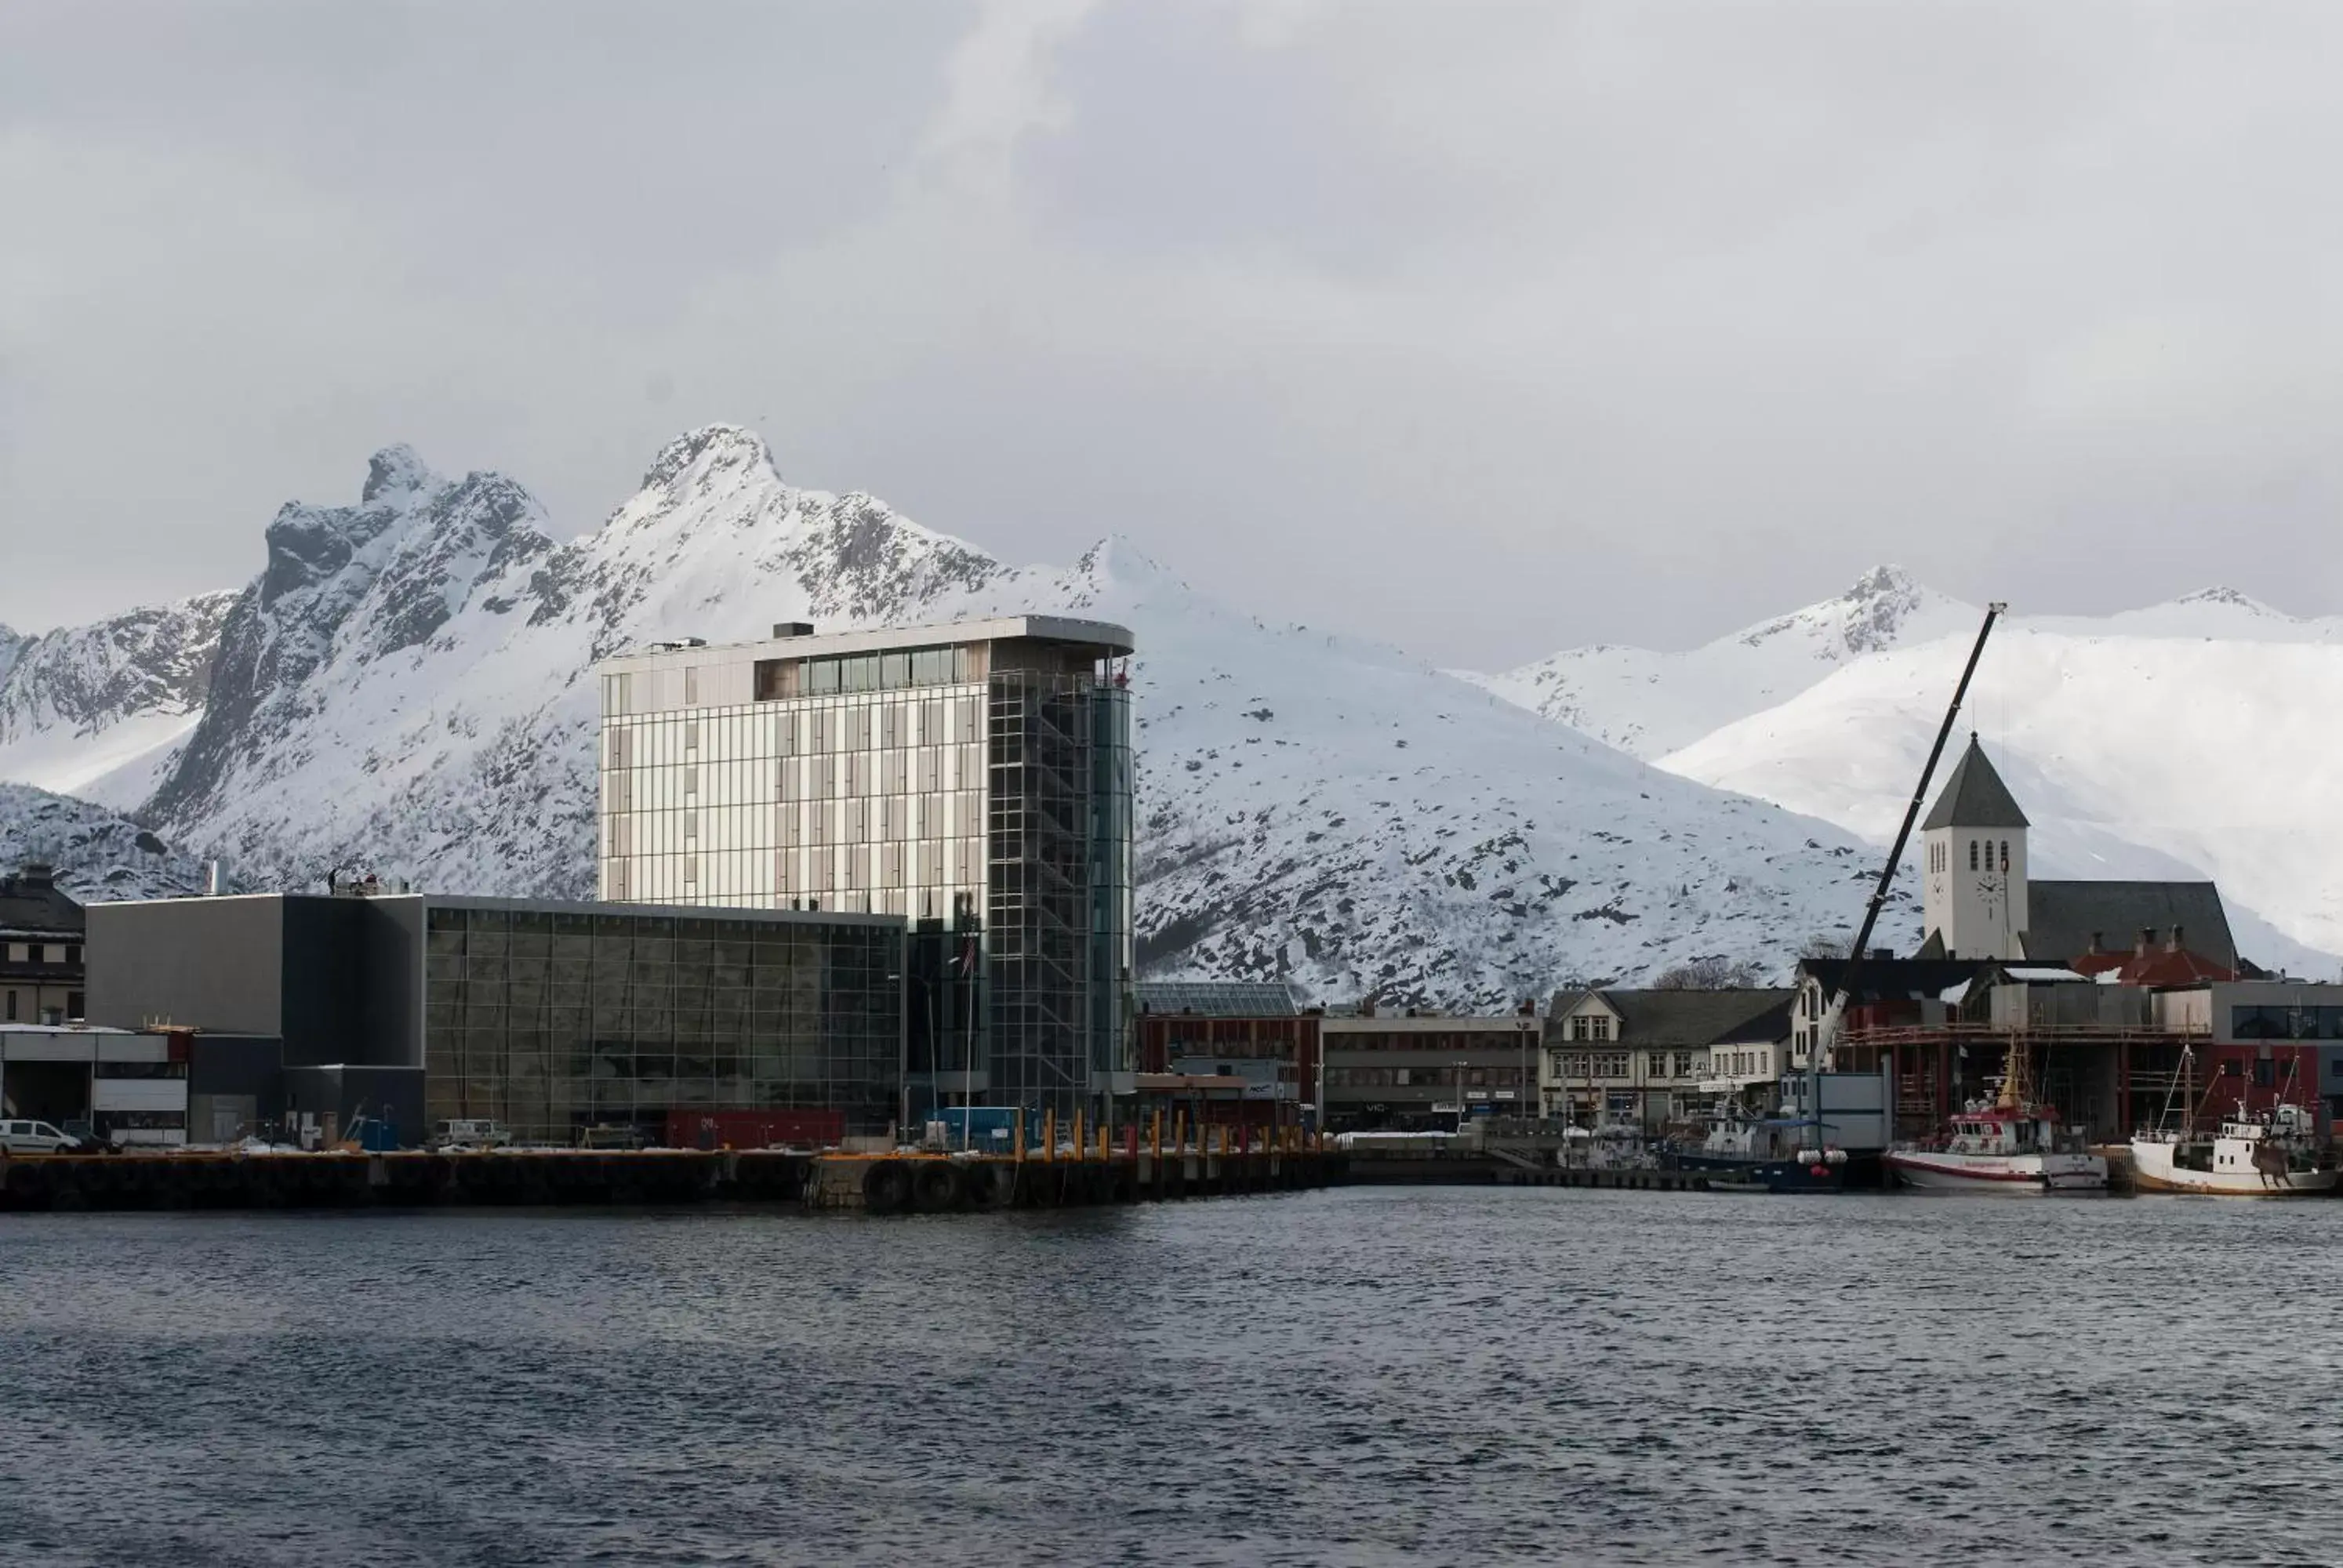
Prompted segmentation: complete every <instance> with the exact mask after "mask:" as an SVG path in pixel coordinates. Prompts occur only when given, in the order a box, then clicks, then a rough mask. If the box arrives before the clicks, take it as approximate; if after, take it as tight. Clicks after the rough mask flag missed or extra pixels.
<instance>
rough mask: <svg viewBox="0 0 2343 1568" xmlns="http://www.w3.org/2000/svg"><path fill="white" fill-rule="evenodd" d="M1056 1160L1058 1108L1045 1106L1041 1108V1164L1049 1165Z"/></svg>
mask: <svg viewBox="0 0 2343 1568" xmlns="http://www.w3.org/2000/svg"><path fill="white" fill-rule="evenodd" d="M1057 1158H1058V1108H1057V1107H1056V1106H1054V1105H1045V1106H1043V1107H1042V1108H1041V1163H1042V1164H1044V1165H1048V1164H1051V1163H1052V1162H1054V1161H1056V1160H1057Z"/></svg>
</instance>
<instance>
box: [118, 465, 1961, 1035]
mask: <svg viewBox="0 0 2343 1568" xmlns="http://www.w3.org/2000/svg"><path fill="white" fill-rule="evenodd" d="M267 548H268V558H267V562H266V567H265V568H264V569H263V571H262V572H261V574H260V576H259V577H258V578H256V580H255V581H254V582H253V583H252V585H251V586H250V587H249V588H246V589H245V590H244V592H243V593H242V594H240V595H238V596H237V597H236V600H235V603H234V605H233V607H232V608H230V609H229V611H228V613H227V615H226V618H225V622H224V624H223V626H222V628H221V633H220V640H219V653H218V657H217V660H216V665H215V668H214V670H213V674H212V681H211V687H210V698H209V703H208V706H207V707H206V709H205V711H204V713H203V715H202V717H201V719H200V721H199V722H198V723H197V724H196V726H195V728H194V729H193V730H192V731H191V732H190V734H189V735H188V736H187V738H186V741H185V743H184V745H183V746H182V747H181V748H180V749H179V750H178V751H177V752H176V755H175V757H174V759H173V762H172V765H171V767H170V769H168V771H167V773H166V776H165V777H164V778H163V779H162V780H161V782H160V784H159V786H158V788H157V789H156V791H155V794H154V796H153V798H152V799H151V800H150V801H149V802H148V803H147V804H146V815H147V816H148V817H149V818H150V819H152V820H153V821H154V822H155V823H156V825H157V828H158V830H160V831H163V832H164V833H165V834H166V836H176V837H178V838H181V839H186V841H189V842H193V843H200V844H203V845H205V846H206V847H207V848H216V849H217V851H218V852H221V853H223V854H224V855H225V857H226V859H227V860H228V861H229V863H230V865H231V867H232V868H233V869H234V871H235V873H236V875H237V877H238V878H239V879H242V880H244V881H246V882H247V883H251V884H253V885H268V886H289V887H298V886H304V885H316V884H317V883H318V882H319V881H321V879H323V877H324V876H325V874H326V872H327V869H330V868H331V867H333V866H336V865H337V864H350V863H357V864H363V865H366V866H367V867H370V868H372V869H376V870H377V871H378V872H380V873H381V874H383V875H385V876H392V875H397V876H404V877H407V878H411V879H416V880H417V881H419V882H421V883H422V884H424V885H427V886H430V887H434V888H438V889H442V890H451V891H454V890H468V891H483V892H487V891H494V892H505V893H533V894H552V895H565V896H573V897H574V896H578V895H580V894H584V893H586V892H588V891H589V890H590V888H591V879H592V865H591V859H590V844H591V834H592V816H593V811H594V809H595V796H594V790H595V779H594V774H593V770H592V746H593V736H594V730H595V726H596V722H597V718H598V700H597V692H596V689H595V685H594V682H593V680H592V679H591V678H590V671H591V667H592V664H593V662H594V660H596V659H597V658H601V657H603V656H606V655H608V654H609V653H611V652H613V651H616V650H618V649H620V648H628V647H631V646H635V645H637V644H639V643H641V642H644V641H648V640H651V639H654V638H666V637H675V636H684V635H689V636H699V637H706V638H711V639H718V640H722V639H732V638H747V637H754V636H759V635H761V634H762V633H763V632H764V630H765V629H766V628H767V627H769V625H770V623H772V622H774V621H776V620H788V619H799V618H802V619H807V620H811V621H814V622H816V623H818V624H820V625H822V626H824V627H839V628H843V627H846V626H869V625H883V624H888V623H902V622H908V621H914V620H928V619H938V618H952V617H958V616H969V615H986V614H993V613H1008V612H1012V611H1017V610H1026V609H1034V610H1057V611H1063V612H1070V613H1078V614H1081V615H1084V616H1090V617H1095V618H1104V619H1109V620H1115V621H1120V622H1123V623H1125V624H1127V625H1129V626H1131V628H1132V629H1133V630H1134V632H1135V633H1136V635H1137V641H1138V643H1139V646H1140V649H1141V653H1140V656H1139V658H1137V659H1136V660H1135V661H1134V663H1133V666H1132V676H1133V683H1134V689H1135V691H1136V693H1137V699H1138V700H1137V702H1136V705H1135V712H1136V717H1137V719H1138V722H1139V723H1140V725H1141V729H1140V732H1139V743H1140V758H1139V764H1140V789H1141V798H1140V799H1141V824H1142V826H1141V851H1140V855H1141V866H1140V871H1141V877H1140V900H1139V901H1140V921H1141V954H1142V967H1143V968H1144V969H1145V970H1147V971H1148V972H1150V973H1155V974H1181V973H1196V974H1219V975H1234V976H1270V975H1280V976H1285V977H1287V978H1290V979H1292V980H1296V981H1298V982H1299V983H1301V984H1302V986H1303V987H1305V988H1306V989H1308V990H1312V991H1313V992H1315V993H1317V994H1320V995H1322V996H1326V997H1330V998H1342V997H1347V996H1355V995H1358V994H1360V993H1362V992H1363V991H1364V990H1369V989H1380V990H1383V992H1384V993H1385V994H1386V995H1388V996H1390V997H1392V998H1393V999H1395V1000H1420V1001H1433V1002H1441V1003H1447V1004H1452V1005H1463V1004H1468V1003H1471V1004H1483V1005H1486V1004H1499V1003H1503V1002H1506V1001H1508V1000H1511V999H1513V998H1514V997H1516V996H1519V995H1523V994H1528V993H1531V992H1534V991H1543V990H1545V989H1548V988H1550V987H1552V986H1553V985H1554V984H1555V983H1556V982H1557V981H1559V980H1566V979H1572V978H1580V977H1609V976H1615V977H1620V978H1625V979H1632V978H1635V977H1639V976H1646V975H1648V974H1650V973H1652V972H1654V970H1657V969H1659V968H1661V967H1664V965H1667V964H1669V963H1672V962H1675V961H1680V960H1686V959H1690V958H1694V957H1701V956H1707V955H1712V954H1721V955H1727V956H1731V957H1735V958H1741V957H1758V958H1762V959H1764V960H1766V961H1768V962H1769V963H1770V964H1771V965H1772V966H1773V967H1774V968H1775V969H1776V970H1779V969H1781V968H1783V967H1785V963H1786V961H1787V960H1788V959H1789V958H1791V957H1794V956H1795V950H1796V949H1797V946H1798V944H1799V943H1800V942H1801V941H1802V940H1804V939H1805V937H1807V936H1808V935H1810V934H1813V933H1815V932H1817V931H1824V930H1840V929H1843V928H1845V927H1846V926H1849V925H1851V924H1852V923H1853V920H1854V919H1855V915H1856V913H1857V912H1858V911H1859V910H1860V907H1861V903H1862V899H1863V888H1862V881H1863V879H1864V878H1865V875H1866V874H1867V873H1868V871H1869V869H1870V865H1871V859H1870V856H1869V854H1868V853H1867V852H1865V851H1862V850H1859V849H1857V848H1856V847H1855V845H1854V844H1853V843H1852V842H1851V841H1850V840H1849V839H1847V837H1846V836H1845V835H1844V834H1842V833H1840V832H1838V831H1836V830H1835V829H1830V828H1828V827H1826V826H1825V825H1823V824H1821V823H1819V822H1814V821H1808V820H1804V819H1797V818H1795V817H1793V816H1791V815H1789V814H1787V813H1785V812H1783V811H1781V810H1779V809H1775V808H1773V807H1770V806H1766V805H1763V804H1760V803H1758V802H1756V801H1754V800H1748V799H1736V798H1733V797H1728V796H1721V795H1719V794H1717V793H1715V791H1712V790H1710V789H1707V788H1705V787H1704V786H1702V785H1699V784H1696V783H1694V782H1693V781H1691V780H1689V779H1682V778H1678V777H1675V776H1673V775H1670V774H1667V773H1664V772H1660V771H1658V770H1656V769H1652V768H1649V767H1647V766H1645V765H1644V764H1643V763H1640V762H1638V761H1636V760H1635V759H1632V758H1630V757H1627V756H1625V755H1624V754H1622V753H1620V752H1617V751H1614V750H1612V749H1609V748H1607V747H1605V746H1603V745H1601V744H1600V743H1598V742H1596V741H1594V740H1592V739H1588V738H1586V737H1585V736H1583V735H1579V734H1576V733H1574V732H1573V731H1571V730H1569V729H1564V728H1561V727H1558V726H1554V725H1551V724H1548V723H1546V722H1544V721H1543V720H1541V719H1538V718H1537V717H1535V716H1534V715H1532V714H1529V713H1525V712H1523V711H1521V710H1520V709H1515V708H1513V707H1512V706H1511V705H1509V704H1505V703H1502V702H1498V701H1495V700H1493V699H1491V698H1489V697H1488V696H1487V695H1486V694H1485V693H1483V692H1481V691H1479V690H1477V689H1473V688H1472V687H1470V686H1468V685H1466V684H1464V683H1463V682H1460V681H1457V680H1455V679H1453V678H1450V677H1447V676H1445V675H1443V674H1441V673H1440V672H1438V671H1436V670H1434V669H1433V668H1429V667H1428V666H1426V665H1424V664H1423V663H1422V662H1421V661H1418V660H1415V659H1412V658H1408V657H1406V656H1405V655H1403V654H1401V653H1399V652H1397V651H1395V650H1393V649H1391V648H1383V647H1379V646H1375V645H1370V644H1362V643H1358V642H1354V641H1352V640H1349V639H1346V638H1332V637H1328V636H1326V635H1325V634H1323V633H1320V632H1316V631H1312V630H1308V629H1305V628H1298V627H1289V628H1271V627H1268V626H1264V625H1262V624H1260V623H1258V622H1256V621H1253V620H1251V619H1249V618H1244V617H1242V616H1239V615H1236V614H1234V613H1232V612H1231V611H1229V610H1227V609H1226V608H1222V607H1221V606H1219V605H1217V604H1215V603H1213V602H1212V600H1211V599H1209V598H1206V597H1205V596H1203V595H1201V594H1198V593H1196V592H1195V591H1194V590H1192V588H1188V587H1187V586H1186V585H1185V584H1183V583H1182V582H1180V581H1179V580H1178V579H1177V578H1174V577H1172V575H1170V574H1169V573H1167V572H1165V571H1163V570H1162V569H1161V568H1159V567H1157V566H1155V565H1154V564H1153V563H1152V562H1151V561H1149V560H1148V559H1147V558H1145V557H1143V556H1142V555H1141V554H1140V553H1139V552H1138V551H1137V550H1136V549H1135V548H1132V547H1131V545H1129V544H1128V543H1127V542H1124V541H1121V540H1109V541H1106V542H1103V543H1101V545H1100V546H1098V547H1096V548H1093V549H1091V551H1090V552H1088V553H1087V554H1085V555H1084V556H1083V557H1082V558H1081V560H1080V561H1078V562H1077V563H1076V564H1075V565H1074V566H1072V567H1071V568H1064V569H1058V568H1011V567H1006V566H1004V565H1002V564H1001V563H1000V562H999V561H997V560H995V559H994V558H991V557H990V556H989V555H987V554H985V553H984V552H983V551H981V550H980V549H978V548H975V547H974V546H972V545H970V544H968V543H966V542H964V541H962V540H959V539H955V538H950V537H948V536H945V535H941V534H937V533H933V532H930V531H929V530H927V529H925V528H920V527H918V526H917V525H915V524H913V523H911V522H910V521H908V520H907V519H905V518H901V517H900V516H899V515H898V514H896V513H895V512H894V511H892V510H891V509H890V508H888V507H887V506H886V505H885V504H884V503H882V502H880V501H877V500H874V499H873V498H870V497H869V496H866V495H860V494H849V495H844V496H833V495H829V494H825V493H822V492H819V491H812V490H806V489H800V488H798V487H793V486H790V485H788V484H786V483H784V482H783V481H782V480H781V478H780V477H779V475H778V474H777V473H776V472H775V470H774V467H773V462H772V457H771V454H770V453H769V450H768V449H767V448H766V446H765V444H764V443H763V442H762V441H761V440H760V439H759V438H758V437H755V436H754V435H751V434H750V433H749V432H747V431H745V430H741V429H738V428H735V427H721V426H719V427H709V428H706V429H701V430H697V431H694V432H691V433H690V434H689V435H687V436H685V437H679V439H677V440H676V441H674V442H672V443H670V444H669V446H668V447H666V448H665V449H664V450H662V451H661V452H660V453H659V456H658V457H657V458H656V459H655V461H654V462H653V463H652V465H651V467H650V469H649V472H648V473H646V474H645V476H644V478H643V484H642V487H641V489H640V490H639V492H638V493H637V494H636V495H635V496H634V497H632V498H629V499H628V500H627V501H626V502H625V503H624V504H623V505H621V506H620V507H619V508H618V509H617V510H616V511H615V512H613V513H612V514H611V516H610V517H609V518H608V521H607V522H605V523H604V524H603V526H602V527H601V528H598V529H597V530H595V531H593V532H591V533H589V534H587V535H586V536H584V537H583V538H578V539H576V540H574V541H573V542H569V543H558V542H557V541H556V539H555V538H554V537H553V535H552V533H551V531H550V529H549V528H548V525H547V522H546V519H545V518H544V515H543V512H542V510H541V508H539V507H538V504H537V502H536V501H535V500H534V499H533V498H531V497H530V496H529V495H528V493H527V492H526V491H525V490H523V489H521V487H519V486H518V485H517V484H515V483H513V482H512V481H511V480H509V479H506V478H504V477H500V476H498V475H494V474H472V475H468V476H467V477H463V478H461V479H452V480H451V479H447V478H442V477H438V476H437V475H434V474H433V473H431V472H430V470H429V469H428V468H427V467H425V466H424V465H423V463H422V462H421V461H420V460H419V459H418V458H417V457H416V456H415V454H414V453H412V452H410V451H407V449H405V448H401V447H393V448H390V449H388V450H387V451H385V452H383V453H382V454H380V455H378V456H377V457H376V458H375V460H374V462H373V465H372V467H371V468H370V470H369V473H368V476H367V480H366V483H365V486H364V487H363V489H362V492H361V495H360V498H359V500H358V502H357V504H356V505H355V506H347V507H316V506H301V505H294V506H287V508H284V509H283V510H281V511H280V512H279V513H278V514H277V518H275V519H274V520H273V521H272V522H271V523H270V524H269V526H268V530H267ZM1901 923H1902V924H1904V925H1906V926H1909V925H1913V924H1914V923H1915V922H1914V920H1913V919H1912V917H1911V914H1910V910H1908V908H1907V909H1906V910H1905V911H1904V913H1903V915H1902V917H1901ZM1916 934H1917V933H1916V930H1915V931H1901V930H1899V931H1897V932H1896V933H1894V936H1893V938H1892V940H1914V939H1915V938H1916Z"/></svg>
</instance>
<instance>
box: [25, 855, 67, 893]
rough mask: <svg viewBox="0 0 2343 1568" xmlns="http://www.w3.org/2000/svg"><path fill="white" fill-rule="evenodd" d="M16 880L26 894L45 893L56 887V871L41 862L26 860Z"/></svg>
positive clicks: (53, 867)
mask: <svg viewBox="0 0 2343 1568" xmlns="http://www.w3.org/2000/svg"><path fill="white" fill-rule="evenodd" d="M16 880H17V882H18V884H19V885H20V886H22V887H23V888H24V889H25V890H26V891H28V892H35V893H39V892H45V891H46V890H49V889H51V888H54V887H55V886H56V885H57V869H56V868H55V866H52V865H49V864H47V863H46V862H45V861H41V860H27V861H25V869H23V870H22V871H19V872H18V873H17V874H16Z"/></svg>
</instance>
